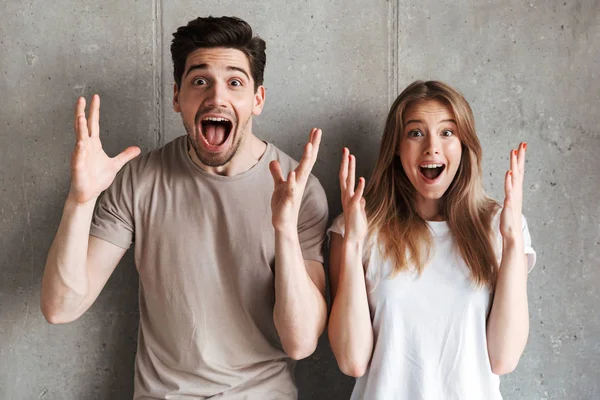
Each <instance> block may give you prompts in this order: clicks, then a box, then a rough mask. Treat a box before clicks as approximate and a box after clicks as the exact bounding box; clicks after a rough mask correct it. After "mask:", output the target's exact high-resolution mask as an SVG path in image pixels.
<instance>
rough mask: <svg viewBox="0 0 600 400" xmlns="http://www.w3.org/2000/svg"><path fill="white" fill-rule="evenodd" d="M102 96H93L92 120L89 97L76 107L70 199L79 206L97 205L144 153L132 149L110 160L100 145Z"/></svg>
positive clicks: (127, 149)
mask: <svg viewBox="0 0 600 400" xmlns="http://www.w3.org/2000/svg"><path fill="white" fill-rule="evenodd" d="M99 120H100V96H98V95H97V94H95V95H94V96H93V97H92V104H91V105H90V111H89V115H88V118H87V119H86V118H85V98H83V97H80V98H79V99H78V100H77V104H76V106H75V135H76V139H77V142H76V144H75V149H74V150H73V156H72V158H71V189H70V191H69V197H70V198H71V199H72V200H74V201H75V202H77V203H78V204H86V203H88V202H89V201H93V202H95V201H96V199H97V198H98V196H99V195H100V193H101V192H102V191H103V190H105V189H106V188H108V187H109V186H110V184H111V183H112V182H113V180H114V179H115V176H116V175H117V172H119V170H120V169H121V168H122V167H123V165H125V164H126V163H127V162H129V161H130V160H131V159H133V158H135V157H137V156H138V155H139V154H140V152H141V150H140V148H139V147H137V146H131V147H128V148H126V149H125V150H123V151H122V152H121V153H120V154H119V155H117V156H116V157H114V158H110V157H108V156H107V155H106V153H105V152H104V150H103V149H102V142H100V123H99Z"/></svg>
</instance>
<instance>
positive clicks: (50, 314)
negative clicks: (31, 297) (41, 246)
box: [41, 198, 95, 323]
mask: <svg viewBox="0 0 600 400" xmlns="http://www.w3.org/2000/svg"><path fill="white" fill-rule="evenodd" d="M94 203H95V201H90V202H89V203H87V204H85V205H81V204H78V203H77V202H75V201H73V200H71V199H70V198H67V201H66V202H65V207H64V210H63V215H62V218H61V221H60V225H59V227H58V231H57V233H56V236H55V237H54V241H53V242H52V246H51V247H50V250H49V252H48V258H47V259H46V267H45V269H44V277H43V279H42V291H41V308H42V312H43V314H44V316H45V317H46V319H47V320H48V321H50V322H53V323H60V322H66V321H64V319H65V316H68V315H71V314H77V311H78V309H79V308H80V306H81V304H82V303H83V301H84V299H85V296H86V294H87V292H88V284H89V283H88V272H87V268H86V259H87V248H88V241H89V232H90V223H91V219H92V215H93V212H94ZM66 319H67V320H70V319H71V318H69V317H66Z"/></svg>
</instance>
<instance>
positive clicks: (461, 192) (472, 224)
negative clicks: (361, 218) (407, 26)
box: [365, 81, 499, 288]
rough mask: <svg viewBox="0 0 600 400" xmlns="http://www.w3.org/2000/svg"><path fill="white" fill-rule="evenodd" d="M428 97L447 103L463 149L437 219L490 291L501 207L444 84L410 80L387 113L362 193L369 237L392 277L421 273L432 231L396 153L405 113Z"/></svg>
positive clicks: (464, 110) (470, 128)
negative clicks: (489, 193) (490, 192)
mask: <svg viewBox="0 0 600 400" xmlns="http://www.w3.org/2000/svg"><path fill="white" fill-rule="evenodd" d="M432 99H435V100H438V101H441V102H442V103H444V104H446V105H447V106H448V108H449V110H450V111H452V113H453V114H454V119H455V120H456V125H457V128H458V138H459V139H460V141H461V147H462V156H461V161H460V165H459V167H458V170H457V172H456V176H455V177H454V180H453V181H452V183H451V184H450V186H449V188H448V190H447V191H446V192H445V193H444V195H443V197H442V209H441V215H442V217H443V218H444V219H445V220H446V221H447V223H448V226H449V228H450V231H451V232H452V235H453V236H454V238H455V240H456V243H457V244H458V248H459V250H460V254H461V255H462V257H463V259H464V261H465V263H466V265H467V266H468V268H469V270H470V271H471V278H472V280H473V282H474V283H475V284H476V285H477V286H488V287H490V288H493V287H494V285H495V282H496V275H497V270H498V262H497V260H496V256H495V251H494V245H493V241H492V235H491V230H492V227H491V225H492V218H493V215H494V213H495V212H496V211H497V210H498V207H499V206H498V204H497V203H496V202H495V201H494V200H492V199H491V198H489V197H488V196H487V195H486V193H485V191H484V189H483V183H482V179H481V176H482V172H481V154H482V151H481V144H480V143H479V139H478V138H477V133H476V132H475V121H474V118H473V112H472V111H471V107H470V106H469V103H467V101H466V100H465V99H464V97H463V96H462V95H461V94H460V93H459V92H457V91H456V90H455V89H453V88H451V87H450V86H448V85H446V84H444V83H442V82H438V81H427V82H423V81H416V82H413V83H412V84H411V85H409V86H408V87H407V88H406V89H405V90H404V91H403V92H402V93H401V94H400V96H398V98H397V99H396V101H394V104H393V105H392V107H391V109H390V112H389V114H388V117H387V121H386V124H385V129H384V132H383V138H382V140H381V147H380V150H379V157H378V159H377V163H376V165H375V170H374V172H373V175H372V176H371V179H370V180H369V184H368V186H367V189H366V191H365V199H366V202H367V205H366V211H367V218H368V220H369V238H370V239H375V238H376V239H377V240H374V241H373V242H377V243H379V246H380V249H381V251H382V254H383V256H384V257H385V258H387V259H389V260H391V261H392V262H393V265H394V268H393V270H392V273H391V277H393V276H395V275H396V274H397V273H398V272H400V271H405V270H407V269H409V266H414V267H415V268H416V270H417V271H418V272H419V273H421V272H422V270H423V268H424V266H425V264H426V262H427V261H428V259H429V253H430V249H431V243H432V238H431V232H430V231H429V228H428V226H427V223H426V222H425V220H424V219H423V218H422V217H421V216H420V215H419V213H418V211H417V208H416V202H415V197H416V191H415V188H414V187H413V185H412V184H411V183H410V181H409V180H408V177H407V176H406V173H405V172H404V169H403V168H402V164H401V161H400V157H399V156H398V155H397V149H398V147H399V143H400V136H401V135H402V134H403V132H402V131H403V127H404V124H403V116H404V112H405V110H406V109H407V108H408V107H409V106H411V105H413V104H415V103H418V102H422V101H425V100H432Z"/></svg>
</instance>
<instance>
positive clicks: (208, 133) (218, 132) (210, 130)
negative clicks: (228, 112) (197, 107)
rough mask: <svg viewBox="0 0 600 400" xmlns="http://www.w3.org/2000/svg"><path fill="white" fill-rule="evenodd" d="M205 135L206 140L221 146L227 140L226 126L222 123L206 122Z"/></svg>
mask: <svg viewBox="0 0 600 400" xmlns="http://www.w3.org/2000/svg"><path fill="white" fill-rule="evenodd" d="M203 128H204V137H205V138H206V141H207V142H208V143H210V144H211V145H213V146H219V145H221V144H223V142H225V139H226V136H225V126H224V125H221V124H206V125H205V126H204V127H203Z"/></svg>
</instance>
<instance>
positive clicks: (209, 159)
mask: <svg viewBox="0 0 600 400" xmlns="http://www.w3.org/2000/svg"><path fill="white" fill-rule="evenodd" d="M181 119H182V121H183V126H184V127H185V130H186V132H187V136H188V139H189V142H190V143H191V145H192V148H193V149H194V153H196V157H198V159H199V160H200V162H201V163H202V164H204V165H206V166H207V167H222V166H224V165H227V164H228V163H229V162H230V161H231V159H232V158H233V157H234V156H235V155H236V153H237V151H238V149H239V147H240V145H241V144H242V141H243V140H244V139H245V136H246V129H247V127H248V122H249V121H250V118H248V120H246V122H245V123H244V124H243V126H239V125H238V126H237V127H236V132H235V142H234V143H232V145H231V148H230V149H229V151H228V152H227V153H225V154H222V155H221V154H211V153H208V154H207V153H204V152H202V145H201V144H199V143H198V141H199V140H203V139H202V138H201V137H200V136H202V133H201V132H199V131H198V132H196V127H195V126H194V127H190V126H188V124H187V123H186V122H185V119H184V118H183V115H182V116H181ZM195 133H197V135H195ZM229 134H230V135H233V134H234V132H230V133H229ZM195 138H198V139H195Z"/></svg>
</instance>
